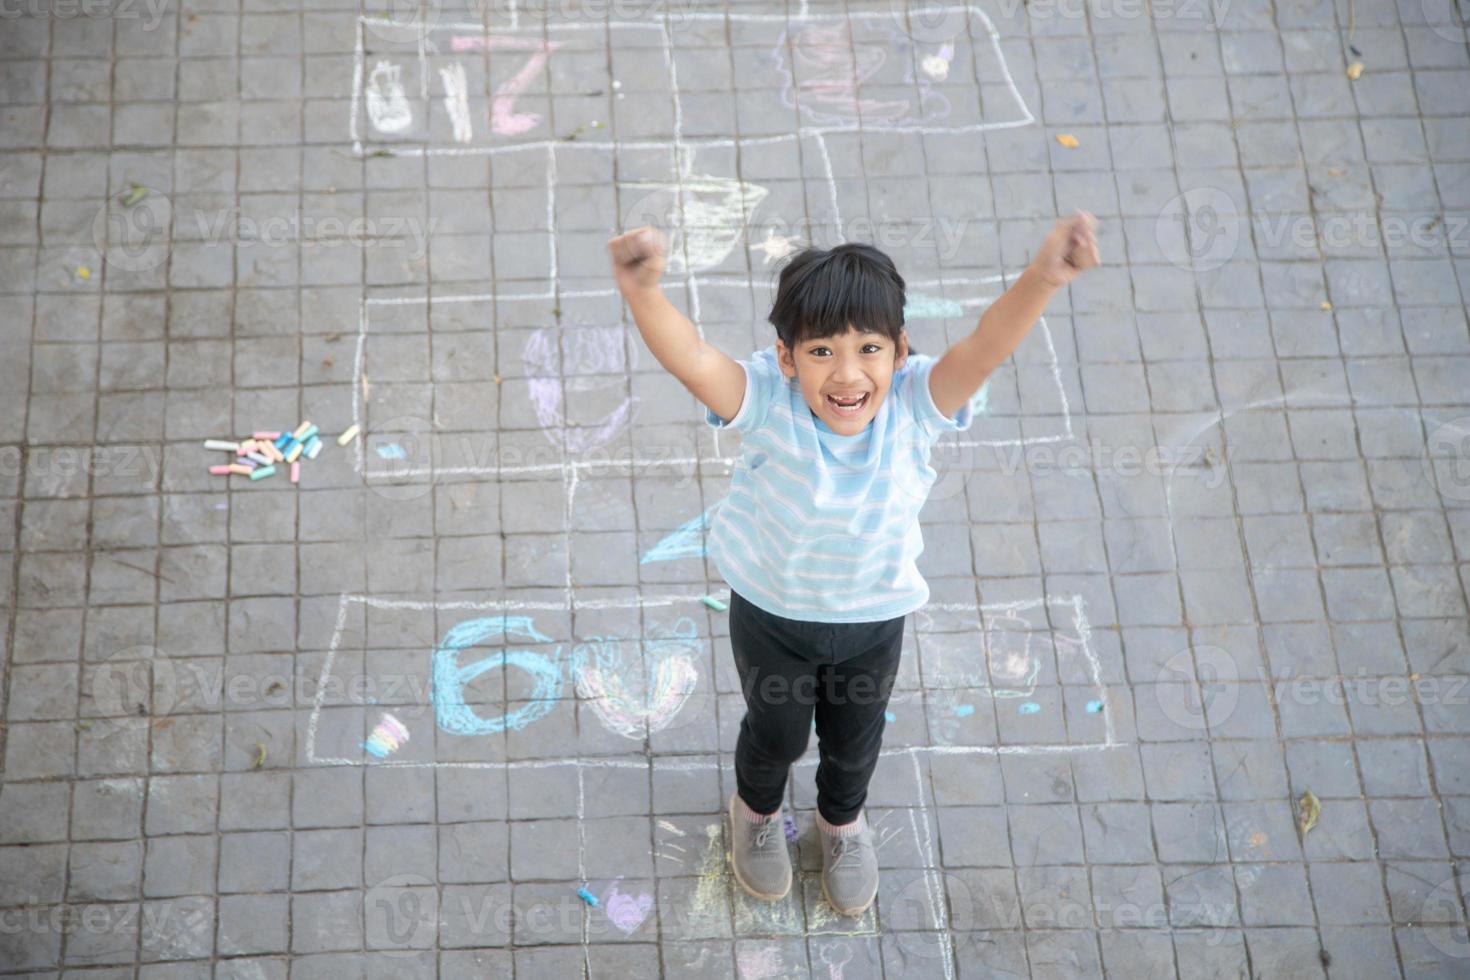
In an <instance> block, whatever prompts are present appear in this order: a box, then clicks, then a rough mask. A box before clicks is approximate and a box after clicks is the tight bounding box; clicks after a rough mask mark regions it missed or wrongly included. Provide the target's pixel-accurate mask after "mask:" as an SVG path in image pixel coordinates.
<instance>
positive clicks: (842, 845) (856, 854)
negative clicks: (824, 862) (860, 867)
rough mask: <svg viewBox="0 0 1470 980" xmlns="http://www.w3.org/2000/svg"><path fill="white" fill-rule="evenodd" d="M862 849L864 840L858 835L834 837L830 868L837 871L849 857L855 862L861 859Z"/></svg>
mask: <svg viewBox="0 0 1470 980" xmlns="http://www.w3.org/2000/svg"><path fill="white" fill-rule="evenodd" d="M862 850H863V844H862V841H861V840H859V839H858V838H857V837H856V836H852V837H834V838H833V839H832V864H831V867H830V868H829V870H831V871H836V870H837V869H838V868H840V867H842V863H843V862H844V861H846V860H847V859H848V858H849V857H851V858H853V860H854V861H855V862H857V861H861V860H862V858H861V854H862Z"/></svg>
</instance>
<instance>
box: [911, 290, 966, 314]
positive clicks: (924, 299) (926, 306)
mask: <svg viewBox="0 0 1470 980" xmlns="http://www.w3.org/2000/svg"><path fill="white" fill-rule="evenodd" d="M964 315H965V308H964V307H963V306H961V305H960V304H959V303H957V302H955V301H954V300H952V299H945V298H944V297H943V296H926V295H925V294H923V293H910V294H909V297H908V301H907V302H906V303H904V304H903V318H904V319H905V320H930V319H933V320H942V319H944V318H945V317H954V316H964Z"/></svg>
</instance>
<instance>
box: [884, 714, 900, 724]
mask: <svg viewBox="0 0 1470 980" xmlns="http://www.w3.org/2000/svg"><path fill="white" fill-rule="evenodd" d="M883 720H884V721H886V722H888V723H889V724H892V723H893V722H895V721H898V715H896V714H894V713H893V712H891V711H885V712H883Z"/></svg>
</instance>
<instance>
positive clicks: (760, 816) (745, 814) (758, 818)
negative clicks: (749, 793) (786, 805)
mask: <svg viewBox="0 0 1470 980" xmlns="http://www.w3.org/2000/svg"><path fill="white" fill-rule="evenodd" d="M735 813H736V814H737V815H738V816H740V817H741V818H743V819H745V820H747V821H749V822H750V823H769V822H770V821H772V820H775V819H777V818H779V817H780V816H781V808H780V807H777V808H776V812H775V813H756V812H755V811H754V810H752V809H751V808H750V807H749V805H747V804H746V802H745V801H744V800H743V799H741V798H740V794H739V793H736V794H735Z"/></svg>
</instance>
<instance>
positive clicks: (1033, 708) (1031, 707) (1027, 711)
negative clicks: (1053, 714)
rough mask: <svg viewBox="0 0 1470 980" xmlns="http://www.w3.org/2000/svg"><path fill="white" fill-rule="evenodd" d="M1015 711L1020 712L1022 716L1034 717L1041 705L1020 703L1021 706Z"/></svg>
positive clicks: (1029, 702) (1030, 702) (1028, 702)
mask: <svg viewBox="0 0 1470 980" xmlns="http://www.w3.org/2000/svg"><path fill="white" fill-rule="evenodd" d="M1016 710H1017V711H1019V712H1021V714H1023V715H1034V714H1036V712H1038V711H1040V710H1041V705H1039V704H1037V703H1036V702H1035V701H1023V702H1022V703H1021V706H1020V707H1019V708H1017V709H1016Z"/></svg>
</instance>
